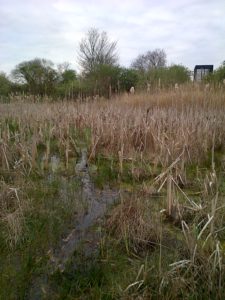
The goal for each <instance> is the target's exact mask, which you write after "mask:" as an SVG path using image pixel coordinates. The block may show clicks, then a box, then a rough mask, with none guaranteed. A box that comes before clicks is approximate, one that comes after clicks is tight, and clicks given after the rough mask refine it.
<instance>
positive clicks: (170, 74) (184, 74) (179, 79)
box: [146, 65, 190, 87]
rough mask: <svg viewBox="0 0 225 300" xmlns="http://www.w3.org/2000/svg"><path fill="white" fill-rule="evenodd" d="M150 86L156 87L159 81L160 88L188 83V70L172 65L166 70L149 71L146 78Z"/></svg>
mask: <svg viewBox="0 0 225 300" xmlns="http://www.w3.org/2000/svg"><path fill="white" fill-rule="evenodd" d="M146 80H147V82H149V83H151V86H153V87H154V86H155V87H156V86H158V84H159V80H160V83H161V86H162V87H170V86H174V85H175V83H178V84H182V83H185V82H188V81H190V76H189V70H188V69H187V68H186V67H184V66H182V65H172V66H169V67H167V68H158V69H151V70H149V72H148V73H147V76H146Z"/></svg>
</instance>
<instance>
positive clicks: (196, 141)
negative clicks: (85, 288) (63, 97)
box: [0, 86, 225, 299]
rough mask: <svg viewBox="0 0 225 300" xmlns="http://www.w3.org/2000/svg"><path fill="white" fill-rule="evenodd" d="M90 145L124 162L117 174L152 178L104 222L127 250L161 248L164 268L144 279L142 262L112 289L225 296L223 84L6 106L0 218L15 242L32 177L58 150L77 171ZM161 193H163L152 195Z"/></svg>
mask: <svg viewBox="0 0 225 300" xmlns="http://www.w3.org/2000/svg"><path fill="white" fill-rule="evenodd" d="M83 148H86V149H87V150H88V159H89V163H90V164H92V163H93V164H95V162H96V161H97V159H98V157H102V158H103V159H104V160H106V161H107V160H110V162H112V161H113V162H115V164H112V165H111V169H112V168H113V166H117V167H116V172H118V178H119V179H120V178H123V177H122V175H123V174H124V173H126V172H127V165H129V171H130V174H131V176H132V180H133V181H132V184H135V182H136V181H138V182H139V183H140V181H142V178H144V179H146V178H148V176H149V178H150V181H149V180H146V181H144V180H143V183H142V184H141V188H140V187H139V190H138V192H137V191H135V193H134V195H133V196H130V198H129V197H127V196H126V197H125V199H124V200H123V201H122V202H121V203H120V204H119V205H118V206H117V207H115V208H114V209H113V210H112V213H111V216H110V217H109V219H108V222H107V224H106V228H107V227H108V228H109V231H110V230H112V231H113V232H111V233H110V234H112V236H114V237H116V240H117V243H118V242H121V241H125V248H126V251H127V253H128V255H130V254H131V253H134V254H135V256H136V257H137V255H139V254H140V252H141V253H143V252H145V251H146V249H148V247H150V248H151V250H150V251H151V252H153V251H154V249H159V251H155V252H154V253H157V254H155V255H153V256H152V257H153V258H152V261H151V263H152V264H153V265H155V264H156V265H157V268H156V267H153V269H154V268H155V269H157V270H156V271H154V272H155V273H154V272H153V273H154V276H153V277H154V278H153V277H151V272H150V273H148V272H147V271H146V272H145V274H148V275H145V276H144V275H143V278H142V279H141V280H139V279H140V277H141V276H142V275H141V274H142V271H143V270H142V269H144V268H147V267H148V266H147V265H144V266H143V267H141V268H142V269H140V270H142V271H140V270H139V271H138V274H137V276H136V279H137V280H136V281H133V282H132V281H131V282H130V283H129V284H127V287H124V288H122V287H120V288H119V290H120V293H119V294H118V293H117V292H118V291H117V292H115V291H113V292H112V293H113V295H114V296H115V295H116V296H117V297H137V296H138V295H139V296H140V295H142V296H143V298H140V299H156V298H154V295H156V294H157V295H161V296H160V297H161V299H179V298H182V299H189V298H187V297H188V296H191V297H193V299H195V298H196V297H197V298H196V299H198V297H200V296H199V295H202V297H205V296H206V295H209V294H210V293H211V296H212V297H214V298H215V299H222V298H223V296H224V292H225V286H224V284H223V281H222V277H223V276H224V270H225V267H224V265H225V259H224V243H225V242H224V238H223V236H222V233H223V230H224V228H225V220H224V217H223V215H224V212H223V209H224V196H225V195H224V183H223V179H224V171H225V167H224V157H225V156H224V154H225V153H224V152H225V151H224V149H225V93H224V91H223V90H222V89H220V90H214V89H209V90H204V89H202V88H199V87H198V86H184V87H183V88H179V89H178V90H176V91H174V90H170V91H158V92H155V93H153V94H146V93H139V94H135V95H120V96H118V97H115V98H113V99H110V100H105V99H98V100H91V101H90V100H87V101H82V102H81V101H78V100H74V101H61V102H51V101H48V102H37V103H36V102H34V101H29V99H27V98H26V99H19V97H17V98H16V99H12V101H11V103H8V104H6V103H5V104H0V153H1V154H0V175H1V191H0V220H1V222H2V223H3V224H6V225H5V226H6V227H7V230H8V231H9V233H10V234H8V236H7V237H6V239H7V240H8V241H9V244H10V247H14V246H15V245H16V244H17V243H18V241H19V240H20V239H19V237H20V236H21V235H22V233H23V223H24V219H25V217H26V211H29V209H30V205H32V204H31V202H30V201H29V199H28V198H29V197H27V196H26V194H25V193H24V185H25V184H26V183H24V182H25V181H26V180H25V179H26V178H27V177H29V176H33V175H34V174H36V175H41V174H43V173H44V172H45V170H48V169H49V167H50V162H51V160H52V155H56V154H57V155H59V156H60V158H61V159H62V160H63V164H64V172H65V173H66V172H68V173H70V172H72V173H73V172H74V163H75V161H76V160H77V158H78V157H79V156H80V154H81V152H82V149H83ZM71 164H72V171H71ZM143 166H144V167H143ZM99 168H101V166H100V167H99ZM148 172H149V174H148ZM149 178H148V179H149ZM190 181H191V183H190ZM136 192H137V193H136ZM160 193H162V197H163V200H162V199H161V200H160V201H158V200H157V199H155V198H154V195H156V194H157V195H159V194H160ZM136 194H137V195H136ZM143 194H144V197H143ZM150 200H151V201H150ZM154 203H157V205H155V204H154ZM168 222H169V223H170V224H172V225H170V226H172V227H173V229H172V233H171V230H170V226H168ZM177 242H178V244H179V245H181V246H179V247H178V248H179V249H178V250H177V252H176V254H174V253H173V254H169V255H170V256H169V255H168V253H167V252H168V250H167V249H171V248H173V247H175V248H176V247H177ZM157 247H158V248H157ZM107 259H109V258H108V257H107V258H106V260H107ZM156 261H157V263H156ZM146 264H147V260H146ZM155 269H154V270H155ZM143 274H144V273H143ZM152 280H153V281H152ZM137 286H138V288H137V289H136V287H137ZM201 286H202V288H201V289H200V290H199V291H198V289H199V287H201ZM169 287H170V288H169ZM178 287H179V288H178ZM135 289H136V290H135ZM216 290H218V293H217V292H216ZM198 293H199V294H198ZM152 295H153V296H152ZM187 295H188V296H187ZM140 297H141V296H140ZM185 297H186V298H185ZM214 298H213V299H214ZM199 299H201V298H199Z"/></svg>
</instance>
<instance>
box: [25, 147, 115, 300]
mask: <svg viewBox="0 0 225 300" xmlns="http://www.w3.org/2000/svg"><path fill="white" fill-rule="evenodd" d="M59 164H60V160H59V158H58V157H56V156H53V157H52V158H51V168H52V173H51V175H49V177H48V180H49V181H51V180H53V177H54V172H55V171H56V170H57V168H58V165H59ZM75 173H76V175H75V176H74V177H72V178H70V179H67V180H66V179H65V178H63V179H62V182H61V187H60V193H59V195H60V198H61V199H62V202H65V201H67V200H69V198H70V197H73V194H70V193H69V191H68V180H69V181H73V180H75V179H76V180H78V181H79V183H80V188H79V189H78V191H77V195H76V198H77V199H78V201H80V204H81V206H82V209H80V210H79V213H78V214H76V215H75V216H74V221H73V224H72V230H70V231H68V230H67V231H66V230H65V232H67V234H66V235H65V236H64V237H63V238H62V239H61V240H60V241H59V242H58V245H57V246H56V248H55V249H49V251H48V256H49V268H48V269H49V271H48V273H47V274H43V276H40V277H39V278H35V279H34V280H33V283H32V286H31V289H30V291H29V295H28V297H27V299H34V300H35V299H45V298H43V296H44V294H45V297H46V293H47V292H48V278H49V276H50V275H51V274H53V273H54V272H56V271H58V270H59V271H61V272H63V271H64V270H65V269H66V264H67V262H69V261H70V260H71V258H72V257H73V254H74V252H76V251H78V250H79V253H81V254H82V256H83V257H90V256H93V257H94V256H95V255H96V253H97V252H98V248H99V247H98V245H99V241H100V239H101V232H100V231H96V230H93V227H94V225H96V224H97V223H98V222H99V221H101V220H102V219H103V218H104V216H105V214H106V212H107V210H108V209H109V208H110V206H111V205H113V204H114V203H116V202H117V201H118V200H119V191H118V190H112V189H110V188H108V187H106V188H104V189H103V190H98V189H96V188H95V186H94V184H93V182H92V180H91V177H90V174H89V168H88V164H87V157H86V150H85V149H84V150H83V151H82V155H81V159H80V161H79V162H78V163H77V164H76V166H75ZM73 267H74V268H76V261H74V259H73Z"/></svg>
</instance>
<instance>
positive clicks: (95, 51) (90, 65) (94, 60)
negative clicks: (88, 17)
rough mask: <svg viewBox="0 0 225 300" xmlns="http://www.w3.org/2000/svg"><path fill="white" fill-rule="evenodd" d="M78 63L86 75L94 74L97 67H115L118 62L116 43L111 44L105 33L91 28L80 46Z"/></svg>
mask: <svg viewBox="0 0 225 300" xmlns="http://www.w3.org/2000/svg"><path fill="white" fill-rule="evenodd" d="M78 61H79V64H80V66H81V68H82V70H83V71H84V72H85V73H89V72H92V71H93V70H94V68H95V67H96V66H97V65H101V64H104V65H115V64H116V62H117V61H118V56H117V53H116V42H111V41H110V40H109V38H108V36H107V33H106V32H105V31H103V32H101V33H100V32H99V30H98V29H95V28H91V29H89V31H88V32H87V34H86V37H85V38H83V39H82V40H81V42H80V45H79V51H78Z"/></svg>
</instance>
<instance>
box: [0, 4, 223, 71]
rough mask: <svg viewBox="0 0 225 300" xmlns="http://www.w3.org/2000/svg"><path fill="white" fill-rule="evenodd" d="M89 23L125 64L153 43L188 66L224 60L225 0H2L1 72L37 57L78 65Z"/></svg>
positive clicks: (178, 61)
mask: <svg viewBox="0 0 225 300" xmlns="http://www.w3.org/2000/svg"><path fill="white" fill-rule="evenodd" d="M90 27H96V28H99V29H100V30H105V31H106V32H107V33H108V36H109V37H110V38H111V39H112V40H116V41H117V48H118V53H119V57H120V64H121V65H123V66H129V65H130V63H131V62H132V60H133V59H134V58H135V57H136V56H137V55H138V54H141V53H144V52H146V51H147V50H153V49H155V48H163V49H164V50H165V51H166V53H167V62H168V64H172V63H182V64H183V65H185V66H187V67H189V68H190V69H193V67H194V66H195V65H196V64H213V65H214V66H215V67H218V66H219V65H220V63H221V62H222V61H224V60H225V0H202V1H201V0H196V1H194V0H168V1H166V0H149V1H147V0H129V1H128V0H114V1H103V0H96V1H88V0H80V1H79V0H0V71H5V72H7V73H9V72H10V71H11V70H12V69H13V67H14V66H15V65H16V64H18V63H20V62H22V61H24V60H30V59H33V58H35V57H40V58H47V59H50V60H52V61H53V62H54V63H56V64H58V63H61V62H64V61H68V62H70V63H71V67H72V68H75V69H78V68H77V54H76V51H77V49H78V45H79V41H80V40H81V38H82V37H83V36H84V35H85V32H87V30H88V28H90Z"/></svg>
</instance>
